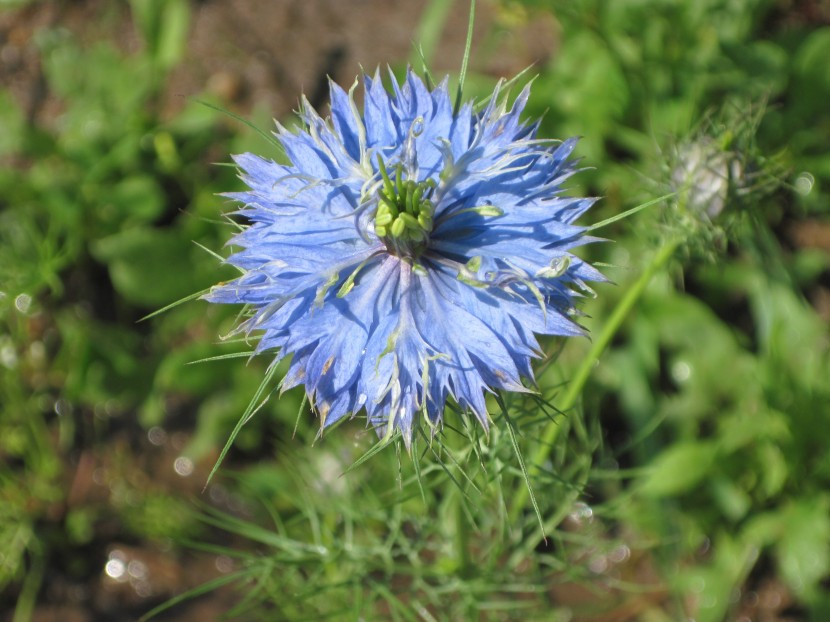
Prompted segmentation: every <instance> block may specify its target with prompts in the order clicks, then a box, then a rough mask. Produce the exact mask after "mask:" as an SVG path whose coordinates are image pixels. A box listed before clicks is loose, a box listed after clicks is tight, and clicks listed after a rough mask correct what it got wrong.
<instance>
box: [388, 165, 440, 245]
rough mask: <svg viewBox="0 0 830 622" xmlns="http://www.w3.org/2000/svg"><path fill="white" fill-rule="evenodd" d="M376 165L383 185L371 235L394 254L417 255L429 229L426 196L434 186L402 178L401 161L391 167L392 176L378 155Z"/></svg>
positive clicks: (430, 211) (429, 204)
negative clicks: (393, 171)
mask: <svg viewBox="0 0 830 622" xmlns="http://www.w3.org/2000/svg"><path fill="white" fill-rule="evenodd" d="M378 168H379V169H380V175H381V177H382V178H383V186H382V187H381V188H380V189H379V190H378V209H377V212H375V234H376V235H377V236H378V237H379V238H381V239H382V240H383V241H384V242H386V246H387V247H388V248H389V250H390V251H391V252H393V253H395V254H396V255H399V256H402V255H405V256H414V255H417V254H418V253H419V252H420V251H421V250H422V249H423V246H424V245H425V243H426V241H427V240H428V239H429V234H430V232H431V231H432V226H433V221H432V217H433V215H434V214H435V206H434V205H433V204H432V201H430V200H429V197H430V196H432V191H433V190H434V189H435V181H434V180H432V179H428V180H427V181H424V182H416V181H414V180H412V179H404V173H403V165H401V164H398V165H397V166H396V167H395V177H394V179H392V177H390V175H389V171H387V170H386V164H384V162H383V159H382V158H381V157H380V156H378Z"/></svg>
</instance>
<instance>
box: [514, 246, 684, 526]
mask: <svg viewBox="0 0 830 622" xmlns="http://www.w3.org/2000/svg"><path fill="white" fill-rule="evenodd" d="M680 242H681V240H680V239H674V240H669V241H668V242H666V243H665V244H664V245H663V246H662V247H660V249H659V250H658V251H657V253H656V254H655V255H654V257H653V258H652V260H651V262H650V263H649V264H648V266H646V268H645V270H643V272H642V273H641V274H640V277H639V278H638V279H637V280H636V281H635V282H634V284H633V285H631V286H630V287H629V288H628V289H627V290H626V292H625V295H624V296H623V297H622V299H621V300H620V301H619V303H618V304H617V306H616V308H615V309H614V311H613V312H612V313H611V315H610V316H609V318H608V320H607V321H606V322H605V324H604V325H603V327H602V330H601V331H600V333H599V336H598V337H597V338H596V340H595V341H594V342H593V343H592V344H591V349H590V350H589V352H588V354H587V356H585V358H583V359H582V363H581V364H580V366H579V368H578V369H577V370H576V373H575V374H574V376H573V378H571V380H570V382H569V383H568V387H567V390H566V391H565V394H564V396H563V397H562V400H561V401H560V402H559V404H558V405H557V408H558V410H559V411H560V412H563V413H567V412H568V411H570V410H571V409H572V408H573V407H574V406H575V405H576V403H577V401H578V400H579V396H580V395H581V394H582V390H583V388H584V387H585V383H586V382H587V381H588V378H589V377H590V375H591V372H592V371H593V369H594V367H595V366H596V364H597V363H598V362H599V359H600V357H601V356H602V353H603V352H605V349H606V348H607V347H608V345H609V344H610V343H611V340H612V339H613V338H614V335H616V334H617V331H618V330H619V329H620V327H621V326H622V323H623V322H624V321H625V318H626V317H628V314H629V313H630V312H631V309H632V308H633V307H634V305H635V304H636V303H637V301H638V300H639V299H640V297H641V296H642V294H643V292H644V291H645V289H646V286H647V285H648V284H649V282H650V281H651V279H652V278H653V277H654V275H655V274H657V272H659V271H660V270H661V269H663V268H664V267H665V265H666V264H667V263H668V261H669V260H670V259H671V258H672V256H673V255H674V252H675V251H676V250H677V247H678V246H679V245H680ZM559 430H560V425H559V422H558V421H551V422H550V423H548V425H547V427H546V428H545V431H544V433H543V434H542V437H541V442H540V443H539V445H538V446H537V447H536V453H534V454H533V458H532V460H530V462H529V464H528V471H529V472H530V473H531V474H533V472H534V471H536V470H538V469H539V468H540V467H541V466H542V465H543V464H544V463H545V461H546V460H547V459H548V456H549V455H550V450H551V447H552V446H553V443H554V441H556V437H557V435H558V434H559ZM528 493H529V491H528V489H527V486H521V487H519V488H518V490H517V491H516V496H515V497H513V504H512V506H511V508H510V510H511V511H510V524H515V521H516V519H518V517H519V514H520V513H521V512H522V510H523V509H524V507H525V505H526V504H527V500H528Z"/></svg>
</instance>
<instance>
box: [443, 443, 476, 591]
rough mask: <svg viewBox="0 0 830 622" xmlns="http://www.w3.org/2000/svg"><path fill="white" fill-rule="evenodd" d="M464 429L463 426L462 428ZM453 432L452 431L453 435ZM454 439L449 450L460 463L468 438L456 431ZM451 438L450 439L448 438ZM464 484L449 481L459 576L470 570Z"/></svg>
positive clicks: (468, 527) (468, 531) (468, 530)
mask: <svg viewBox="0 0 830 622" xmlns="http://www.w3.org/2000/svg"><path fill="white" fill-rule="evenodd" d="M462 429H463V428H462ZM452 434H453V432H450V435H452ZM455 436H456V437H457V438H455V440H454V441H450V447H448V450H449V451H452V452H453V454H454V455H455V460H456V461H458V463H459V464H461V463H462V462H463V460H462V458H463V457H462V455H461V453H462V451H463V450H464V449H465V448H466V447H467V445H468V443H469V442H470V441H468V439H467V438H466V437H465V436H464V435H463V434H462V433H461V432H458V433H455ZM448 440H449V439H448ZM462 485H463V484H462V483H460V482H459V483H458V485H456V484H455V483H454V482H453V481H452V480H449V481H448V482H447V486H448V488H447V490H448V492H449V494H450V503H451V506H450V511H451V512H452V519H453V522H454V523H455V533H454V534H453V535H454V543H455V562H456V564H458V566H457V571H456V572H457V573H458V576H461V577H464V576H467V573H468V572H469V571H470V568H471V564H470V523H469V520H468V519H467V516H466V513H465V512H464V490H463V489H462V488H461V486H462Z"/></svg>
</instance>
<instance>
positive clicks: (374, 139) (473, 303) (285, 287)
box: [206, 71, 602, 445]
mask: <svg viewBox="0 0 830 622" xmlns="http://www.w3.org/2000/svg"><path fill="white" fill-rule="evenodd" d="M392 82H393V83H392V91H391V93H388V92H387V91H386V90H385V88H384V86H383V85H382V83H381V79H380V77H379V75H378V74H375V76H374V77H369V76H365V77H364V86H365V95H364V99H365V102H364V104H363V111H362V113H361V112H360V110H359V108H358V106H357V105H356V103H355V100H354V89H355V87H356V85H355V87H352V90H351V91H350V92H349V93H346V92H345V91H344V90H343V89H341V88H340V87H339V86H337V85H336V84H334V83H332V84H331V117H330V118H329V119H323V118H321V117H320V116H319V115H318V113H317V112H316V111H315V110H314V109H313V108H312V107H311V106H310V105H309V104H308V103H307V102H306V101H305V100H304V101H303V102H302V110H301V112H300V118H301V120H302V124H303V127H302V129H301V130H299V131H298V132H296V133H295V132H291V131H288V130H287V129H285V128H283V127H281V126H279V127H278V131H277V133H276V136H277V138H278V139H279V142H280V143H281V144H282V146H283V148H284V150H285V154H286V156H287V158H288V160H289V161H290V163H289V164H281V163H277V162H274V161H271V160H267V159H263V158H261V157H259V156H256V155H253V154H250V153H246V154H243V155H240V156H236V157H235V161H236V163H237V165H238V166H239V167H240V169H241V171H242V179H243V180H244V182H245V183H246V184H247V186H248V189H247V190H245V191H242V192H236V193H232V194H230V195H228V196H230V197H232V198H233V199H235V200H237V201H239V202H240V203H241V204H242V205H243V207H242V208H241V209H240V210H239V213H240V214H242V215H243V216H244V217H246V218H247V219H248V221H250V224H249V225H248V226H247V227H246V228H245V229H244V230H243V231H242V232H241V233H239V234H238V235H236V236H235V237H234V238H233V239H232V240H231V241H230V243H231V244H232V245H233V246H236V247H239V248H241V250H239V251H238V252H236V253H234V254H232V255H231V256H230V257H229V258H228V260H227V261H228V263H230V264H232V265H234V266H236V267H238V268H239V269H240V270H241V271H242V273H243V274H242V276H240V277H239V278H237V279H236V280H234V281H230V282H227V283H223V284H221V285H218V286H216V287H214V288H213V289H212V290H211V291H210V293H209V294H208V295H207V296H206V298H207V299H208V300H210V301H212V302H221V303H245V304H247V305H249V307H248V308H249V311H250V315H249V317H247V319H246V320H245V321H244V322H243V323H242V324H241V325H240V326H239V331H242V332H244V333H247V334H251V333H253V334H256V335H259V341H258V344H257V351H258V352H265V351H269V352H274V354H275V356H276V357H277V358H278V359H279V358H281V357H283V356H286V355H291V356H292V359H291V364H290V367H289V369H288V372H287V373H286V376H285V378H284V379H283V381H282V388H283V389H288V388H291V387H294V386H297V385H300V384H304V385H305V390H306V393H307V395H308V397H309V399H310V402H311V404H312V405H313V407H314V408H315V410H316V411H317V413H318V414H319V417H320V419H321V423H322V425H323V426H328V425H331V424H333V423H335V422H336V421H338V420H340V419H342V418H343V417H349V416H358V415H361V414H362V413H364V412H365V415H366V417H367V418H368V421H369V423H370V425H372V426H374V427H376V428H377V429H378V432H379V433H380V434H390V435H391V434H392V433H394V432H395V431H396V430H397V431H400V433H401V435H402V437H403V439H404V440H405V442H406V443H407V445H408V444H409V443H410V441H411V438H412V435H413V431H414V430H415V429H416V426H417V425H419V423H420V422H426V423H428V424H430V425H431V426H433V427H435V426H436V425H438V424H440V423H441V420H442V414H443V411H444V406H445V403H446V402H447V400H448V399H450V398H451V399H452V400H454V401H455V402H456V403H457V405H458V406H459V407H460V409H461V410H463V411H466V412H470V413H472V414H473V415H474V416H475V417H476V418H477V419H478V420H479V422H480V423H481V425H483V426H484V427H487V425H488V413H487V406H486V404H485V394H486V393H487V392H488V391H496V390H503V391H526V390H527V389H526V388H525V384H523V383H530V382H532V379H533V371H532V369H531V365H530V362H531V359H532V358H534V357H538V356H540V355H541V350H540V347H539V343H538V342H537V339H536V336H537V335H579V334H581V333H582V332H583V331H582V329H581V328H580V327H579V326H578V325H577V324H576V323H575V322H574V319H573V316H575V315H576V314H577V311H576V310H575V307H574V301H575V298H576V297H577V296H578V295H579V291H580V290H582V291H584V290H587V289H588V288H587V285H586V284H585V282H586V281H590V280H601V279H602V276H601V275H600V274H599V272H597V271H596V270H595V269H594V268H592V267H591V266H589V265H588V264H586V263H585V262H584V261H582V260H580V259H579V258H577V257H575V256H574V255H572V254H571V250H572V249H573V248H574V247H576V246H579V245H581V244H584V243H586V242H588V241H590V240H591V238H589V237H588V236H587V235H585V229H584V228H583V227H579V226H576V225H574V224H573V223H574V221H575V220H576V219H577V218H578V217H579V216H580V215H581V214H582V213H583V212H585V210H587V209H588V208H589V207H590V206H591V204H592V203H593V202H594V199H589V198H572V197H568V196H563V194H562V183H563V182H564V181H565V180H566V179H567V178H568V177H569V176H571V175H572V174H573V173H574V172H575V171H576V170H577V169H576V166H575V163H574V162H573V161H569V160H568V158H569V156H570V154H571V152H572V150H573V148H574V145H575V143H576V141H575V140H574V139H571V140H567V141H564V142H560V141H549V140H543V139H540V138H538V137H537V136H536V130H537V125H535V124H526V123H524V122H522V121H521V120H520V115H521V113H522V110H523V108H524V107H525V104H526V102H527V99H528V95H529V90H528V89H527V88H525V89H524V90H523V91H522V92H521V93H520V95H519V96H518V98H517V99H516V100H515V102H514V103H513V105H512V107H509V106H508V104H507V102H506V101H505V98H504V97H502V94H501V93H500V92H499V89H498V88H497V89H496V91H495V92H494V93H493V95H492V97H491V98H490V100H489V104H488V105H487V106H486V108H484V109H483V110H482V111H481V112H478V113H477V112H475V110H474V107H473V105H472V104H471V103H468V104H466V105H463V106H461V107H460V108H459V109H458V110H457V111H454V110H453V102H452V100H451V97H450V95H449V92H448V87H447V81H446V80H444V81H443V82H442V83H441V84H439V85H438V86H437V87H435V88H434V90H432V91H430V90H429V88H428V87H427V86H426V85H425V84H424V82H422V80H421V79H420V78H419V77H418V76H416V75H415V74H414V73H413V72H412V71H409V72H408V73H407V75H406V79H405V81H404V82H403V84H398V83H397V82H396V81H395V80H394V78H393V79H392ZM588 291H589V290H588Z"/></svg>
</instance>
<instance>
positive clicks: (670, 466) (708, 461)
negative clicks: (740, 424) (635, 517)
mask: <svg viewBox="0 0 830 622" xmlns="http://www.w3.org/2000/svg"><path fill="white" fill-rule="evenodd" d="M716 457H717V447H716V446H715V445H714V444H713V443H710V442H685V443H678V444H677V445H674V446H671V447H669V448H668V449H666V450H665V451H664V452H663V453H661V454H660V455H659V456H657V458H656V459H655V460H654V461H653V462H652V464H651V466H650V467H649V469H648V474H647V475H646V476H645V480H644V481H643V483H642V488H641V489H640V491H641V492H642V493H643V494H644V495H646V496H648V497H671V496H674V495H679V494H682V493H684V492H687V491H689V490H691V489H692V488H694V487H695V486H697V485H698V484H699V483H700V482H701V481H702V480H703V479H704V478H707V477H710V476H711V473H710V472H709V471H710V469H711V468H712V466H713V465H714V462H715V458H716Z"/></svg>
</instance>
